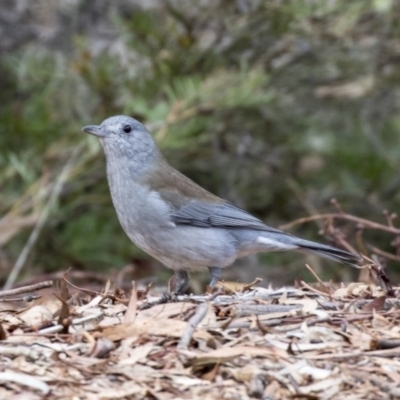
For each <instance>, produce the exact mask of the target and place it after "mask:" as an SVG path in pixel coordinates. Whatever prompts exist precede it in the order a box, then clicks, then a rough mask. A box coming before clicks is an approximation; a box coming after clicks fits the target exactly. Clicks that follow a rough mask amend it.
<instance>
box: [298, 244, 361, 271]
mask: <svg viewBox="0 0 400 400" xmlns="http://www.w3.org/2000/svg"><path fill="white" fill-rule="evenodd" d="M295 244H296V245H297V246H298V247H299V250H300V251H303V252H306V253H311V254H315V255H317V256H320V257H324V258H329V259H331V260H334V261H336V262H340V263H343V264H348V265H353V266H354V265H357V264H358V263H359V262H360V261H361V260H362V258H361V257H360V256H359V255H358V254H354V253H350V252H348V251H346V250H342V249H338V248H336V247H331V246H327V245H324V244H320V243H315V242H310V241H308V240H303V239H299V240H297V241H296V242H295Z"/></svg>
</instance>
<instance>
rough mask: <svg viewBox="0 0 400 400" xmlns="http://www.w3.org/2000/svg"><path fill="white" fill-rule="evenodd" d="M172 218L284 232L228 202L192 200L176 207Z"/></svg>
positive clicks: (205, 224)
mask: <svg viewBox="0 0 400 400" xmlns="http://www.w3.org/2000/svg"><path fill="white" fill-rule="evenodd" d="M172 220H173V222H174V223H175V224H181V225H191V226H198V227H203V228H211V227H219V228H242V229H255V230H260V231H269V232H276V233H278V232H279V233H283V232H282V231H280V230H278V229H274V228H271V227H269V226H267V225H265V224H264V223H263V222H262V221H261V220H259V219H258V218H256V217H253V216H252V215H251V214H249V213H248V212H246V211H244V210H242V209H240V208H238V207H236V206H234V205H232V204H230V203H228V202H223V203H220V204H212V203H206V202H202V201H197V200H191V201H190V202H188V203H187V204H186V205H184V206H183V207H180V208H179V209H175V212H174V213H173V214H172Z"/></svg>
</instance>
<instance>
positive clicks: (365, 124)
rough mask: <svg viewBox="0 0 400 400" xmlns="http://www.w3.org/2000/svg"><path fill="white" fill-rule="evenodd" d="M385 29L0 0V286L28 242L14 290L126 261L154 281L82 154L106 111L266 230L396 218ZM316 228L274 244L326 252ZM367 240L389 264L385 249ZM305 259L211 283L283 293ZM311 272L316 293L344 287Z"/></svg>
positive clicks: (306, 18)
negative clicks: (329, 217) (35, 280)
mask: <svg viewBox="0 0 400 400" xmlns="http://www.w3.org/2000/svg"><path fill="white" fill-rule="evenodd" d="M399 20H400V3H399V2H396V1H394V0H393V1H392V0H352V1H347V0H331V1H315V0H274V1H262V0H258V1H257V0H255V1H254V0H230V1H228V0H225V1H224V0H201V1H196V2H195V1H191V2H189V1H184V0H168V1H162V2H160V1H155V0H136V1H134V0H131V1H128V0H120V1H118V2H115V1H111V0H108V1H107V0H97V1H90V2H89V1H84V0H68V1H67V0H63V1H54V0H37V1H35V2H31V1H29V0H15V1H11V0H4V1H2V7H1V10H0V101H1V108H0V148H1V152H0V193H1V195H0V218H1V219H0V279H1V280H2V281H4V280H5V279H6V278H7V276H8V274H9V272H10V271H11V269H12V267H13V265H14V264H15V262H16V260H17V259H18V257H19V256H20V254H21V252H22V251H23V249H24V247H25V246H26V243H27V240H28V238H29V236H30V235H31V232H32V230H34V229H35V227H36V233H37V234H38V235H37V239H36V240H34V241H33V243H32V244H33V245H32V248H31V250H30V251H29V252H27V255H28V257H27V259H26V262H25V263H24V265H23V269H22V272H21V274H20V277H19V278H20V279H28V278H30V277H32V276H39V275H40V274H44V273H50V272H52V271H59V270H65V269H66V268H68V267H70V266H72V267H73V268H74V270H80V271H96V272H99V271H103V272H107V271H110V270H113V271H118V270H119V269H120V268H122V267H124V266H127V265H130V264H131V265H132V266H133V268H131V270H130V271H131V272H132V271H133V272H132V274H133V278H134V279H140V278H145V277H150V278H152V279H154V277H155V276H158V278H157V280H158V281H159V282H161V283H162V282H163V279H164V280H165V279H166V278H167V277H168V276H169V275H170V272H169V271H166V270H164V269H162V268H161V267H159V265H158V264H157V262H155V261H154V260H149V259H148V258H147V257H146V255H144V254H143V253H141V252H140V251H138V250H137V249H136V248H135V247H134V246H133V245H132V244H131V243H130V241H129V239H127V237H126V236H125V234H124V233H123V231H122V229H121V228H120V226H119V223H118V221H117V218H116V215H115V212H114V209H113V207H112V204H111V200H110V196H109V193H108V187H107V184H106V180H105V163H104V158H103V154H102V151H101V148H100V146H99V143H98V142H97V141H96V139H95V138H93V137H88V135H85V134H84V133H82V132H81V127H82V126H84V125H87V124H98V123H100V122H101V121H102V120H103V119H105V118H107V117H109V116H111V115H115V114H126V115H130V116H133V117H135V118H137V119H139V120H140V121H142V122H143V123H144V124H145V125H146V126H147V127H148V128H149V129H150V130H151V131H152V132H153V133H154V136H155V138H156V140H157V142H158V143H159V145H160V147H161V148H162V151H163V152H164V154H165V155H166V157H167V158H168V159H169V160H170V162H171V164H173V165H174V166H175V167H177V168H178V169H180V170H181V171H182V172H183V173H185V174H187V175H188V176H190V177H191V178H192V179H194V180H195V181H197V182H198V183H200V184H201V185H203V186H204V187H206V188H207V189H209V190H210V191H212V192H214V193H216V194H218V195H220V196H222V197H224V198H226V199H228V200H230V201H231V202H233V203H235V204H236V205H239V206H241V207H245V208H246V209H248V210H249V211H251V212H252V213H254V214H255V215H257V216H258V217H260V218H261V219H263V220H265V221H266V222H267V223H268V224H270V225H273V226H280V225H281V224H284V223H285V222H289V221H292V220H294V219H296V218H299V217H303V216H307V215H310V214H313V213H317V212H326V211H329V210H330V209H331V208H330V205H329V200H330V199H331V198H333V197H335V198H336V199H338V201H339V202H340V203H341V205H342V206H343V207H344V209H345V210H346V211H347V212H350V213H352V214H354V215H357V216H360V217H364V218H368V219H372V220H376V221H384V219H383V217H382V210H383V209H388V210H390V211H396V210H398V209H399V203H400V193H399V190H398V188H399V186H400V174H399V172H398V171H399V167H400V113H399V111H400V24H399V23H398V21H399ZM63 169H64V172H65V175H66V179H65V180H64V178H62V179H60V174H61V173H62V170H63ZM57 182H58V186H59V189H60V192H59V194H58V193H57V190H56V189H55V188H56V187H57ZM61 183H62V185H61ZM52 193H53V197H51V196H52ZM47 212H48V214H46V213H47ZM38 224H39V225H38ZM42 225H43V226H42ZM345 229H346V230H345V232H347V234H348V237H349V240H350V241H352V240H353V236H354V226H353V227H346V228H345ZM318 230H319V227H318V225H317V224H315V223H309V224H305V225H302V226H298V227H296V228H295V229H293V230H291V231H292V232H293V233H295V234H296V235H300V236H303V237H306V238H309V239H313V240H319V241H326V239H324V238H322V237H318ZM370 240H371V241H372V242H373V244H374V245H375V246H380V247H381V248H382V249H384V250H385V251H388V252H393V248H391V247H390V243H391V240H393V237H390V236H387V235H384V234H381V233H379V234H377V233H375V234H374V233H373V232H372V233H371V234H370ZM306 261H310V260H309V259H307V258H306V257H305V256H298V255H296V254H268V255H262V256H261V257H258V258H247V259H245V260H242V261H241V262H239V263H238V266H237V267H236V268H232V269H230V270H229V272H228V271H226V272H225V273H224V278H226V279H228V278H232V279H242V280H247V281H249V280H251V279H252V278H253V277H254V276H256V275H258V276H261V277H263V278H266V281H267V282H268V281H272V282H274V283H288V282H291V281H292V280H293V277H294V276H296V275H298V274H302V275H303V274H305V275H307V273H306V272H305V271H304V263H305V262H306ZM311 261H312V265H313V266H314V267H315V268H317V269H318V270H319V273H321V274H322V277H324V278H327V277H333V278H334V279H337V280H340V279H346V278H347V279H349V278H351V277H352V276H350V275H348V274H350V273H353V272H354V271H349V269H348V268H347V267H345V268H341V267H340V266H337V265H336V264H331V263H330V262H329V261H328V262H326V261H323V262H322V264H321V261H320V260H316V259H312V260H311ZM321 265H323V266H324V268H323V269H322V268H321ZM389 265H390V267H391V268H390V270H391V271H394V272H396V268H397V269H398V263H397V264H396V262H391V263H389ZM243 266H246V268H243ZM248 266H251V268H253V270H252V271H251V272H249V270H250V269H249V268H248ZM330 266H331V268H330ZM319 268H321V269H319ZM282 271H285V273H282ZM346 274H347V275H346ZM353 277H354V275H353Z"/></svg>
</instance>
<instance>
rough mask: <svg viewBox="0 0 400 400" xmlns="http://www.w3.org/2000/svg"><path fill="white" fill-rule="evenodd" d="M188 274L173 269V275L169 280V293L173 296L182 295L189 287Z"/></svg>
mask: <svg viewBox="0 0 400 400" xmlns="http://www.w3.org/2000/svg"><path fill="white" fill-rule="evenodd" d="M189 286H190V282H189V274H188V273H187V272H186V271H175V275H174V276H173V277H172V278H171V279H170V281H169V288H168V290H169V293H170V294H173V295H175V296H177V295H182V294H185V293H186V292H187V290H188V289H189Z"/></svg>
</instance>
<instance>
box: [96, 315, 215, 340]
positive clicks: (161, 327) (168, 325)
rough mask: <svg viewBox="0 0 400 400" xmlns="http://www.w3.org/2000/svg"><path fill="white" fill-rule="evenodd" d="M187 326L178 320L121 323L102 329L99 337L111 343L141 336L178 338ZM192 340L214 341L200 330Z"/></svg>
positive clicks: (147, 320)
mask: <svg viewBox="0 0 400 400" xmlns="http://www.w3.org/2000/svg"><path fill="white" fill-rule="evenodd" d="M187 325H188V324H187V322H185V321H180V320H171V319H162V318H149V319H145V320H137V321H136V322H135V323H133V324H132V323H122V324H120V325H114V326H110V327H107V328H104V329H103V331H102V332H101V333H100V335H101V336H104V337H107V338H108V339H110V340H112V341H113V342H115V341H119V340H122V339H126V338H127V337H129V336H133V335H143V334H147V335H156V336H171V337H174V338H180V337H181V336H182V334H183V332H184V331H185V330H186V327H187ZM193 338H195V339H204V340H212V341H213V340H214V338H213V336H212V335H210V334H209V333H208V332H206V331H204V330H202V329H196V332H195V333H194V334H193Z"/></svg>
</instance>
